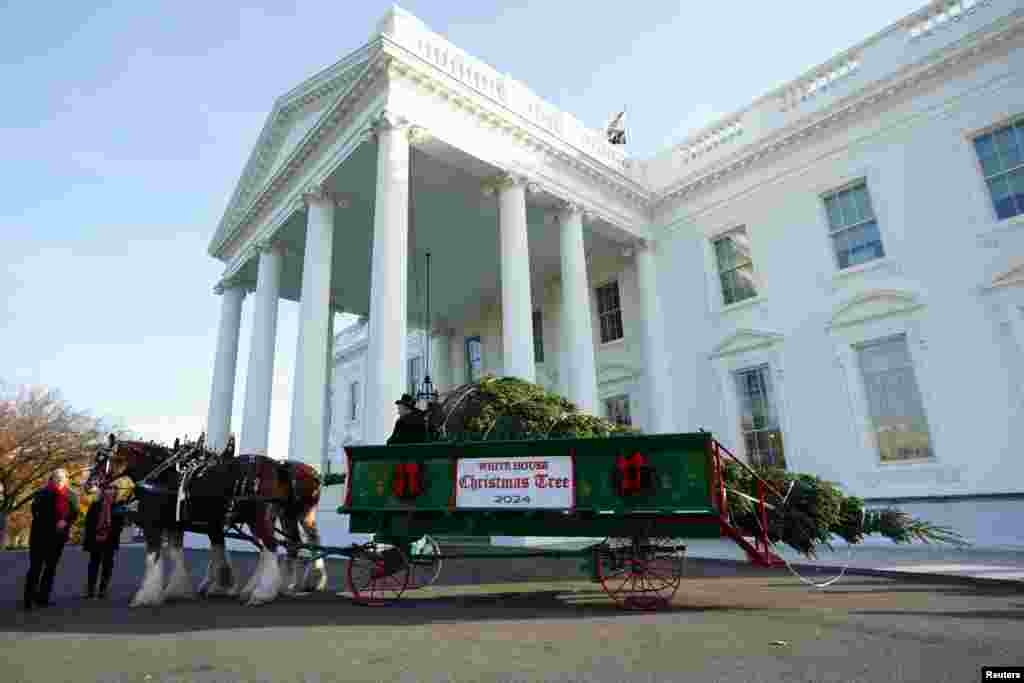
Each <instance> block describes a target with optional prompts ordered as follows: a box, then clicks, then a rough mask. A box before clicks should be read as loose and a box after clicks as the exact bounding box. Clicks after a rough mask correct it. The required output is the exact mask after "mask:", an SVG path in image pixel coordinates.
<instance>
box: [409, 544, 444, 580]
mask: <svg viewBox="0 0 1024 683" xmlns="http://www.w3.org/2000/svg"><path fill="white" fill-rule="evenodd" d="M409 564H410V565H411V566H412V573H411V576H410V577H409V588H410V589H413V588H426V587H427V586H429V585H431V584H432V583H434V581H436V580H437V576H438V574H440V573H441V546H440V545H438V543H437V541H436V540H434V539H433V538H432V537H430V536H424V537H423V538H421V539H420V540H418V541H416V542H415V543H413V544H412V547H411V548H410V549H409Z"/></svg>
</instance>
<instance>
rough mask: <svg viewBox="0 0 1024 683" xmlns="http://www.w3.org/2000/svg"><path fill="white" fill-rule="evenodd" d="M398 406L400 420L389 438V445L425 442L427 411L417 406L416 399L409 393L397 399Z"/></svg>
mask: <svg viewBox="0 0 1024 683" xmlns="http://www.w3.org/2000/svg"><path fill="white" fill-rule="evenodd" d="M395 405H396V406H398V422H396V423H395V431H394V432H392V433H391V438H390V439H388V445H389V446H391V445H394V444H403V443H424V442H426V441H427V440H428V438H427V413H426V411H423V410H420V409H419V408H417V407H416V401H415V400H414V399H413V397H412V396H410V395H409V394H402V398H400V399H398V400H397V401H395Z"/></svg>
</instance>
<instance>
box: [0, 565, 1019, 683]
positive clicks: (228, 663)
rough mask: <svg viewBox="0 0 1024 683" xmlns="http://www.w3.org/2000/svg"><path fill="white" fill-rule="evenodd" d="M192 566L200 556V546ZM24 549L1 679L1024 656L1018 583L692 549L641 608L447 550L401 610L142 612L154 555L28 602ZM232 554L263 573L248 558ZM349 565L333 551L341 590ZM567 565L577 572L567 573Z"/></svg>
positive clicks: (719, 668) (813, 665) (452, 675)
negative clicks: (872, 573)
mask: <svg viewBox="0 0 1024 683" xmlns="http://www.w3.org/2000/svg"><path fill="white" fill-rule="evenodd" d="M188 558H189V561H190V563H191V567H192V570H193V576H194V578H196V580H198V576H199V572H200V570H201V569H202V568H203V566H205V561H206V556H205V553H203V552H202V551H189V553H188ZM27 560H28V558H27V555H25V554H23V553H0V595H2V596H3V600H2V601H0V662H2V665H0V666H2V673H0V680H3V681H5V682H6V681H76V682H78V683H81V682H83V681H93V680H109V681H328V680H357V681H421V680H422V681H490V680H501V681H519V680H530V681H533V680H538V681H539V680H550V681H569V680H581V681H682V680H687V681H735V682H737V683H739V682H743V683H749V682H751V681H870V682H878V681H884V682H886V683H888V682H890V681H915V682H917V681H956V682H957V683H960V682H962V681H975V680H980V670H981V667H982V666H986V665H1011V664H1014V665H1018V666H1020V665H1024V647H1022V643H1024V632H1022V626H1024V592H1022V591H1021V587H1020V586H993V585H988V586H973V585H971V584H967V583H945V584H944V583H920V582H911V581H896V580H891V579H880V578H865V577H848V578H846V579H844V580H843V581H841V582H840V583H839V584H837V585H836V586H834V587H833V588H830V589H828V590H825V591H818V590H814V589H809V588H807V587H805V586H803V585H801V584H800V583H798V582H797V581H796V580H795V579H794V578H792V577H791V576H790V575H789V574H788V573H785V572H784V571H764V570H754V569H751V568H736V567H731V566H728V565H722V564H719V563H700V562H691V563H690V567H689V574H690V577H689V578H687V580H686V581H685V582H684V584H683V587H682V588H681V589H680V592H679V594H678V597H677V600H676V605H675V606H674V607H673V609H671V610H668V611H665V612H660V613H657V614H634V613H628V612H622V611H619V610H617V609H615V608H613V607H611V606H610V604H609V602H608V600H607V599H605V598H604V596H603V595H602V594H600V593H599V592H598V590H599V587H598V586H596V585H594V584H591V583H588V582H587V581H585V580H580V579H579V578H578V577H579V574H578V569H577V567H578V562H576V561H572V560H558V561H555V560H550V561H549V560H545V561H536V560H516V561H490V562H480V561H477V562H472V561H468V560H467V561H461V562H450V563H449V566H448V567H446V570H445V572H444V573H443V575H442V577H443V578H446V579H447V582H446V583H447V585H440V586H436V587H433V588H430V589H426V590H423V591H416V592H415V593H411V594H410V595H411V596H414V597H411V598H409V599H407V600H405V601H404V602H403V603H401V604H400V605H398V606H393V607H377V608H370V607H360V606H356V605H353V604H351V603H350V602H348V601H347V600H346V599H345V598H343V597H339V596H336V595H334V593H333V592H331V593H327V594H318V595H310V596H302V597H298V598H292V599H283V600H281V601H280V602H278V603H276V604H274V605H269V606H265V607H260V608H246V607H243V606H241V605H238V604H237V603H235V602H234V601H230V600H226V599H217V600H211V601H208V602H202V603H186V604H175V605H166V606H163V607H159V608H143V609H134V610H133V609H130V608H128V606H127V604H128V601H129V599H130V597H131V593H132V591H133V590H134V589H135V588H136V585H137V582H138V577H139V574H140V572H141V569H142V553H141V551H140V550H139V549H138V548H126V549H124V550H122V553H121V555H120V557H119V561H120V564H119V565H118V568H117V571H116V573H115V584H114V586H113V592H112V597H111V599H110V600H109V601H108V602H107V603H97V602H94V601H93V602H87V601H84V600H80V599H78V598H76V597H74V596H75V595H76V594H77V592H78V591H80V589H81V585H82V584H83V582H84V578H83V577H84V574H85V556H84V554H82V553H81V551H79V550H78V549H77V548H69V549H68V550H67V552H66V555H65V558H64V561H63V564H62V566H61V572H60V575H59V577H58V584H57V589H56V593H57V595H56V597H57V601H58V602H57V604H56V605H55V606H54V607H51V608H49V609H45V610H40V611H36V612H33V613H30V614H24V613H22V612H20V611H19V610H18V609H17V604H18V601H17V596H18V593H19V592H20V587H21V581H22V580H23V577H24V572H25V571H26V569H27ZM235 561H236V564H237V565H239V566H240V568H242V569H243V571H246V572H248V571H250V570H251V568H252V564H253V563H252V558H251V557H249V558H246V557H244V556H239V557H236V558H235ZM343 570H344V564H343V563H340V562H335V563H331V566H330V572H331V575H332V584H333V586H332V587H333V588H334V589H340V588H341V578H342V576H343ZM567 576H568V577H570V578H569V579H568V580H566V579H565V577H567Z"/></svg>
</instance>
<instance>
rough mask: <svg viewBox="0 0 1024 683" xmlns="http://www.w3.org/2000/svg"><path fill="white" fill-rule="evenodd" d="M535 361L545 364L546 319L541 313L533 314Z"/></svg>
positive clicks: (535, 312)
mask: <svg viewBox="0 0 1024 683" xmlns="http://www.w3.org/2000/svg"><path fill="white" fill-rule="evenodd" d="M533 360H534V361H535V362H537V363H543V362H544V319H543V318H542V317H541V313H540V311H534V312H533Z"/></svg>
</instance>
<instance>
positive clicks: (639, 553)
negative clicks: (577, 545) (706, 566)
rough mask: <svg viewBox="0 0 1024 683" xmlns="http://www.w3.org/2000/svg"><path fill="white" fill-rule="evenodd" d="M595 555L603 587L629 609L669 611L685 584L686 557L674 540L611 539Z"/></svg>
mask: <svg viewBox="0 0 1024 683" xmlns="http://www.w3.org/2000/svg"><path fill="white" fill-rule="evenodd" d="M594 552H595V553H596V557H595V558H594V559H595V562H596V565H597V577H598V579H599V580H600V582H601V586H602V587H603V588H604V590H605V592H606V593H607V594H608V595H609V596H610V597H611V599H612V600H614V601H615V602H616V603H617V604H619V605H620V606H622V607H625V608H627V609H642V610H653V609H658V608H659V607H665V606H667V605H668V604H669V603H670V602H671V601H672V597H673V596H674V595H675V594H676V591H677V590H678V589H679V585H680V584H681V583H682V580H683V566H684V562H685V560H684V553H683V551H682V550H681V546H678V545H676V543H675V542H674V539H668V538H655V539H650V538H632V539H630V538H610V539H608V541H606V542H605V543H603V544H601V545H600V546H598V548H597V549H596V550H595V551H594Z"/></svg>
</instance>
